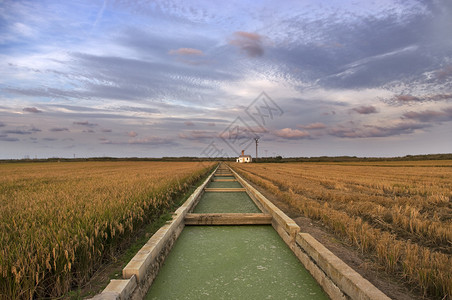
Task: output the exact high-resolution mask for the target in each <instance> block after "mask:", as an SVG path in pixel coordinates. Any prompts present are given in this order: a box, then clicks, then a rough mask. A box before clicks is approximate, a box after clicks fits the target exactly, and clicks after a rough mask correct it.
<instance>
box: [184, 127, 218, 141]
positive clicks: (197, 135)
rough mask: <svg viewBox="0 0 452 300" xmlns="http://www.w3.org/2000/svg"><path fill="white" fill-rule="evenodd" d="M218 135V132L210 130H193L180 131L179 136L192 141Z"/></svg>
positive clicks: (212, 137)
mask: <svg viewBox="0 0 452 300" xmlns="http://www.w3.org/2000/svg"><path fill="white" fill-rule="evenodd" d="M217 137H218V133H217V132H215V131H208V130H192V131H190V132H182V133H179V138H181V139H185V140H192V141H201V140H205V139H214V138H217Z"/></svg>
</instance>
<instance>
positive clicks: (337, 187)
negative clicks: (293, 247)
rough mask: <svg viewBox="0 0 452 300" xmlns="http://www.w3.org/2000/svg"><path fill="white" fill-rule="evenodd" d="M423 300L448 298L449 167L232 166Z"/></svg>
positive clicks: (451, 281)
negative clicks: (317, 222) (372, 259)
mask: <svg viewBox="0 0 452 300" xmlns="http://www.w3.org/2000/svg"><path fill="white" fill-rule="evenodd" d="M232 166H233V168H234V169H236V170H237V171H238V172H239V173H241V174H242V175H244V177H246V178H248V179H250V180H251V181H252V182H254V183H256V184H258V185H260V186H262V187H264V188H266V189H268V190H270V191H271V192H273V193H274V194H275V195H277V196H279V197H280V198H281V199H283V200H285V201H286V202H287V203H289V204H290V205H291V206H292V207H294V208H296V209H298V210H299V212H300V213H302V214H303V215H305V216H307V217H310V218H313V219H317V220H321V221H322V222H323V223H324V224H326V225H327V226H328V227H329V228H330V229H331V231H333V232H334V233H335V234H337V235H338V236H340V237H341V238H343V239H345V240H347V241H349V243H352V244H354V245H355V246H356V247H357V248H358V249H359V250H360V251H362V252H363V253H364V252H365V253H370V254H371V255H373V256H374V257H375V259H376V261H378V262H379V263H380V264H381V266H382V267H383V268H384V269H385V270H386V271H387V272H389V273H392V274H395V275H396V276H399V277H401V278H403V279H404V280H406V281H407V282H408V283H410V284H413V285H414V286H416V287H417V288H418V289H419V291H420V292H421V293H422V294H423V295H425V296H428V297H432V298H438V299H447V298H451V295H452V267H451V266H452V161H419V162H379V163H375V162H368V163H342V164H341V163H285V164H249V165H245V164H233V165H232Z"/></svg>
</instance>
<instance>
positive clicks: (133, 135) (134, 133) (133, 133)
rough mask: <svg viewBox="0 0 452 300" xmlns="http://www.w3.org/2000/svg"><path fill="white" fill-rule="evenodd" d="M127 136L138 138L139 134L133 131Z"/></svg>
mask: <svg viewBox="0 0 452 300" xmlns="http://www.w3.org/2000/svg"><path fill="white" fill-rule="evenodd" d="M127 135H128V136H130V137H136V136H137V135H138V133H136V132H135V131H133V130H132V131H129V132H128V133H127Z"/></svg>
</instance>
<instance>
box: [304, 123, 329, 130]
mask: <svg viewBox="0 0 452 300" xmlns="http://www.w3.org/2000/svg"><path fill="white" fill-rule="evenodd" d="M297 127H298V128H301V129H324V128H326V127H327V126H326V125H325V124H323V123H321V122H315V123H311V124H308V125H297Z"/></svg>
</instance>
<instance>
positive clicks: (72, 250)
mask: <svg viewBox="0 0 452 300" xmlns="http://www.w3.org/2000/svg"><path fill="white" fill-rule="evenodd" d="M211 167H213V163H204V164H200V163H197V162H64V163H20V164H19V163H8V164H0V299H32V298H56V297H58V296H61V295H63V294H64V293H66V292H67V291H68V290H70V289H71V287H73V286H78V285H79V284H80V283H83V282H85V281H86V280H87V279H88V278H89V276H90V274H92V272H93V271H94V270H96V268H98V267H99V265H101V264H102V262H103V261H105V260H106V259H107V260H108V259H111V255H112V253H114V251H115V248H116V247H117V246H118V245H119V244H120V243H121V242H122V241H124V240H125V239H127V238H128V237H129V236H130V235H132V234H133V233H134V232H135V231H136V229H137V228H139V227H140V226H143V224H148V223H151V222H153V220H154V219H156V218H158V217H159V216H160V215H161V214H162V213H163V212H164V211H165V210H166V209H168V208H171V207H173V206H174V205H175V203H174V201H173V200H174V198H176V197H177V196H178V195H180V194H183V193H184V192H186V191H188V190H189V188H190V187H191V186H192V185H193V184H195V183H196V182H198V181H199V180H200V179H201V177H203V176H204V175H205V174H206V173H207V172H208V171H209V170H210V169H211Z"/></svg>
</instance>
